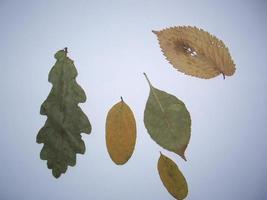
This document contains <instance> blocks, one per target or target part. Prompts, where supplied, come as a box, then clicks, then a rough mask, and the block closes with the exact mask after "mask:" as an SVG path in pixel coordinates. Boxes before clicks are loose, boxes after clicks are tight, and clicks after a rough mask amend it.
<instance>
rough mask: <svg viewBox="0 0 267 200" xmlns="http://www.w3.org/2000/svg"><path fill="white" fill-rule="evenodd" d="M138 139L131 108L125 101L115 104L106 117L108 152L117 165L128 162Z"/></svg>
mask: <svg viewBox="0 0 267 200" xmlns="http://www.w3.org/2000/svg"><path fill="white" fill-rule="evenodd" d="M135 141H136V124H135V119H134V115H133V112H132V110H131V108H130V107H129V106H128V105H127V104H126V103H125V102H124V101H123V99H122V98H121V101H120V102H119V103H117V104H115V105H114V106H113V107H112V108H111V109H110V110H109V112H108V115H107V119H106V144H107V149H108V153H109V155H110V157H111V159H112V160H113V162H114V163H116V164H117V165H123V164H124V163H126V162H127V161H128V160H129V159H130V157H131V156H132V154H133V151H134V147H135Z"/></svg>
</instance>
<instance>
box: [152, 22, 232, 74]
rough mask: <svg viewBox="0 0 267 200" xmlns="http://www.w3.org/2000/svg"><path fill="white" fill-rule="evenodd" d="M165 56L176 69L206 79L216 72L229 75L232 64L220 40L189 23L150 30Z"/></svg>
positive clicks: (226, 49)
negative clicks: (159, 29)
mask: <svg viewBox="0 0 267 200" xmlns="http://www.w3.org/2000/svg"><path fill="white" fill-rule="evenodd" d="M153 33H155V34H156V35H157V37H158V40H159V44H160V47H161V49H162V52H163V54H164V55H165V56H166V59H167V60H168V61H169V62H170V63H171V64H172V65H173V67H174V68H176V69H177V70H178V71H180V72H183V73H185V74H187V75H191V76H196V77H199V78H204V79H209V78H213V77H215V76H218V75H219V74H222V75H223V77H225V76H231V75H233V74H234V72H235V64H234V62H233V60H232V58H231V55H230V53H229V51H228V48H227V47H226V46H225V44H224V43H223V41H221V40H219V39H218V38H216V37H215V36H213V35H211V34H209V33H208V32H206V31H204V30H202V29H199V28H196V27H191V26H178V27H172V28H167V29H164V30H161V31H153Z"/></svg>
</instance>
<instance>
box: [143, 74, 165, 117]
mask: <svg viewBox="0 0 267 200" xmlns="http://www.w3.org/2000/svg"><path fill="white" fill-rule="evenodd" d="M143 74H144V75H145V77H146V80H147V82H148V84H149V86H150V89H151V91H152V94H153V96H154V97H155V99H156V101H157V103H158V105H159V107H160V110H161V111H162V112H163V113H165V111H164V108H163V106H162V105H161V103H160V100H159V98H158V96H157V94H156V93H155V91H154V88H153V86H152V84H151V82H150V80H149V79H148V77H147V75H146V73H145V72H144V73H143Z"/></svg>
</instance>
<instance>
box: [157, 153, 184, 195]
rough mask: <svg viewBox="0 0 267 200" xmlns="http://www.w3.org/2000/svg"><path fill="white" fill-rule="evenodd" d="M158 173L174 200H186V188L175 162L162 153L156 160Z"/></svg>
mask: <svg viewBox="0 0 267 200" xmlns="http://www.w3.org/2000/svg"><path fill="white" fill-rule="evenodd" d="M158 172H159V176H160V179H161V181H162V183H163V185H164V186H165V188H166V189H167V190H168V192H169V193H170V194H171V195H172V196H173V197H174V198H175V199H179V200H182V199H185V198H186V196H187V194H188V186H187V182H186V180H185V177H184V175H183V174H182V172H181V171H180V170H179V168H178V167H177V165H176V164H175V162H173V161H172V160H171V159H170V158H168V157H167V156H165V155H163V154H162V153H160V157H159V160H158Z"/></svg>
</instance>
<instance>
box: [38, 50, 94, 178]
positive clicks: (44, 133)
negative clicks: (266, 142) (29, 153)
mask: <svg viewBox="0 0 267 200" xmlns="http://www.w3.org/2000/svg"><path fill="white" fill-rule="evenodd" d="M55 58H56V60H57V61H56V63H55V65H54V66H53V68H52V69H51V71H50V73H49V78H48V80H49V82H51V83H52V84H53V87H52V89H51V91H50V93H49V95H48V97H47V99H46V100H45V101H44V103H43V104H42V106H41V110H40V114H42V115H46V116H47V120H46V122H45V125H44V126H43V127H42V128H41V130H40V131H39V133H38V135H37V138H36V141H37V143H43V144H44V146H43V148H42V150H41V153H40V158H41V159H42V160H47V166H48V168H49V169H52V174H53V175H54V177H56V178H58V177H59V176H60V175H61V174H62V173H65V172H66V170H67V167H68V165H69V166H74V165H75V164H76V153H80V154H84V152H85V144H84V142H83V140H82V139H81V132H84V133H88V134H89V133H90V132H91V124H90V122H89V120H88V118H87V116H86V115H85V114H84V113H83V111H82V110H81V108H80V107H79V106H78V103H81V102H85V101H86V96H85V93H84V91H83V89H82V88H81V87H80V86H79V85H78V83H77V82H76V80H75V78H76V76H77V75H78V73H77V70H76V68H75V66H74V64H73V61H72V60H71V59H70V58H68V57H67V50H66V49H65V50H60V51H58V52H57V53H56V54H55Z"/></svg>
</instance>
